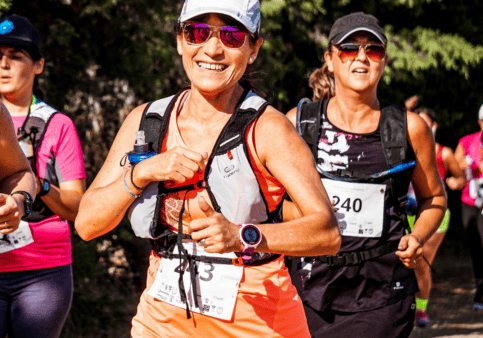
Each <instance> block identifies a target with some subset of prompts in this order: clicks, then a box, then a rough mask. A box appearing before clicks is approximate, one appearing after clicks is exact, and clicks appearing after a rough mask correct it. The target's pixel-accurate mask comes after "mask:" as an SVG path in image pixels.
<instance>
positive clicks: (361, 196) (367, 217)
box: [322, 178, 386, 238]
mask: <svg viewBox="0 0 483 338" xmlns="http://www.w3.org/2000/svg"><path fill="white" fill-rule="evenodd" d="M322 183H323V184H324V187H325V189H326V190H327V194H328V195H329V198H330V200H331V201H332V202H333V204H334V208H335V210H336V216H337V220H338V223H339V229H340V232H341V235H343V236H353V237H371V238H377V237H381V235H382V229H383V225H384V196H385V193H386V185H385V184H369V183H354V182H343V181H334V180H329V179H325V178H324V179H322Z"/></svg>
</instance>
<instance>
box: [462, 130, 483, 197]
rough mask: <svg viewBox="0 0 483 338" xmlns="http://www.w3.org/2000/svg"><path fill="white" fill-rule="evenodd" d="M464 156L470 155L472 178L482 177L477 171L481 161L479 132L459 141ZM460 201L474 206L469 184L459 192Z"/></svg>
mask: <svg viewBox="0 0 483 338" xmlns="http://www.w3.org/2000/svg"><path fill="white" fill-rule="evenodd" d="M459 143H460V144H461V146H462V147H463V150H464V151H465V157H466V155H470V157H471V159H472V160H473V163H472V164H471V166H470V168H471V171H472V176H473V178H480V177H483V174H482V173H481V172H480V171H479V169H478V168H479V165H480V160H481V150H480V147H481V132H477V133H474V134H470V135H466V136H465V137H463V138H461V140H460V141H459ZM461 201H462V202H463V203H465V204H468V205H470V206H474V205H475V199H474V198H471V196H470V182H468V183H467V184H466V187H465V188H464V189H463V191H462V192H461Z"/></svg>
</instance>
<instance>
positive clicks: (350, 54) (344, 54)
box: [335, 43, 386, 62]
mask: <svg viewBox="0 0 483 338" xmlns="http://www.w3.org/2000/svg"><path fill="white" fill-rule="evenodd" d="M335 47H336V48H337V49H338V53H337V55H339V57H340V60H341V61H342V62H346V61H354V60H355V59H356V57H357V55H358V54H359V51H360V50H361V48H364V52H365V53H366V55H367V57H368V58H369V59H371V60H372V61H374V62H381V61H382V60H384V58H385V57H386V47H385V46H384V45H357V44H355V43H344V44H342V45H339V46H335Z"/></svg>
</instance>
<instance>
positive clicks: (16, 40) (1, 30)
mask: <svg viewBox="0 0 483 338" xmlns="http://www.w3.org/2000/svg"><path fill="white" fill-rule="evenodd" d="M0 44H5V45H12V46H18V47H24V48H28V47H34V48H37V49H40V35H39V32H38V31H37V30H36V29H35V27H34V26H33V25H32V24H31V23H30V21H29V20H28V19H27V18H24V17H23V16H20V15H17V14H13V15H8V16H5V17H3V18H1V19H0Z"/></svg>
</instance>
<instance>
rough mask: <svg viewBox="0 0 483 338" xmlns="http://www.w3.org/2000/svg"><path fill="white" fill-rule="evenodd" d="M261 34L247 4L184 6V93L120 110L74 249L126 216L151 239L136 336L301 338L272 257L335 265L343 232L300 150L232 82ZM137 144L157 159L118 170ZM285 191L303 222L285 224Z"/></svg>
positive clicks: (289, 131) (300, 313) (180, 31)
mask: <svg viewBox="0 0 483 338" xmlns="http://www.w3.org/2000/svg"><path fill="white" fill-rule="evenodd" d="M259 28H260V4H259V2H258V0H236V1H235V0H228V1H227V0H204V1H203V2H201V1H195V0H187V1H185V3H184V6H183V9H182V11H181V15H180V18H179V20H178V27H177V48H178V52H179V54H180V55H181V57H182V59H183V66H184V69H185V71H186V74H187V76H188V78H189V80H190V84H191V85H190V88H189V89H185V90H182V91H181V92H179V93H178V94H177V95H174V96H172V97H169V98H166V99H161V100H157V101H154V102H152V103H149V104H146V105H142V106H140V107H138V108H136V109H134V111H133V112H131V114H130V115H129V116H128V117H127V119H126V121H125V122H124V124H123V126H122V127H121V129H120V131H119V133H118V135H117V137H116V139H115V141H114V144H113V146H112V148H111V151H110V153H109V156H108V158H107V160H106V162H105V163H104V166H103V167H102V169H101V171H100V172H99V174H98V176H97V177H96V179H95V180H94V182H93V184H92V185H91V187H90V188H89V190H88V191H87V193H86V195H85V198H83V200H82V201H81V206H80V211H79V215H78V217H77V219H76V229H77V231H78V232H79V234H80V235H81V237H82V238H84V239H86V240H89V239H91V238H94V237H97V236H100V235H102V234H105V233H107V232H108V231H110V230H111V229H113V228H114V227H116V226H117V225H118V224H119V222H120V221H121V219H122V218H123V217H124V215H125V214H126V212H128V215H129V217H130V220H131V225H132V227H133V230H134V231H135V233H136V234H137V235H138V236H141V237H146V238H150V239H151V243H152V246H153V252H152V254H151V257H150V266H149V270H148V281H147V288H146V290H145V292H144V293H143V294H142V296H141V300H140V303H139V306H138V312H137V314H136V316H135V317H134V319H133V328H132V331H131V334H132V336H133V337H136V338H137V337H297V338H299V337H310V334H309V331H308V327H307V323H306V320H305V314H304V310H303V305H302V302H301V300H300V298H299V297H298V296H297V292H296V289H295V288H294V286H293V285H292V283H291V281H290V276H289V274H288V271H287V269H286V267H285V265H284V261H283V255H285V254H288V255H292V256H308V255H321V254H334V253H336V252H337V251H338V249H339V245H340V234H339V230H338V228H337V224H336V219H335V215H334V214H333V211H332V208H331V205H330V201H329V199H328V196H327V194H326V192H325V189H324V187H323V186H322V183H321V182H320V180H318V174H317V171H316V169H315V166H314V162H313V160H312V158H311V154H310V151H309V149H308V148H307V146H306V145H305V144H304V142H303V140H302V139H301V138H300V137H299V136H298V135H297V133H296V131H295V129H294V128H293V126H292V125H291V124H290V121H289V120H288V119H287V118H286V117H285V116H284V115H283V114H281V113H280V112H278V111H276V110H275V109H274V108H273V107H271V106H269V105H268V103H267V102H266V101H265V100H264V99H262V98H261V97H260V96H258V95H257V94H255V93H254V92H253V90H252V86H251V85H250V83H249V82H247V81H244V79H243V75H244V74H245V73H246V70H247V67H249V66H250V65H252V64H253V63H254V62H255V60H256V59H257V56H258V52H259V50H260V47H261V45H262V42H263V40H262V39H261V38H260V37H259ZM136 133H138V134H136ZM135 134H136V135H137V136H139V137H138V138H137V141H136V145H135V149H136V150H134V151H137V150H139V149H141V150H142V151H144V150H147V149H148V146H147V145H148V144H151V145H152V149H151V150H152V151H154V152H156V153H157V154H156V155H154V156H152V157H149V158H147V159H144V160H143V161H141V162H139V163H137V164H135V165H133V166H131V167H130V168H125V167H121V166H120V165H119V163H120V160H121V159H122V158H123V157H124V156H125V154H126V153H128V152H130V151H131V150H133V144H134V143H135ZM143 135H144V136H143ZM293 154H298V156H297V157H294V156H293ZM285 193H288V194H289V195H290V197H291V198H292V200H293V201H294V203H295V205H296V207H297V208H298V209H299V210H300V214H301V216H302V217H301V218H299V219H296V220H292V221H288V222H283V221H282V219H281V204H282V202H283V196H284V194H285Z"/></svg>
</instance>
